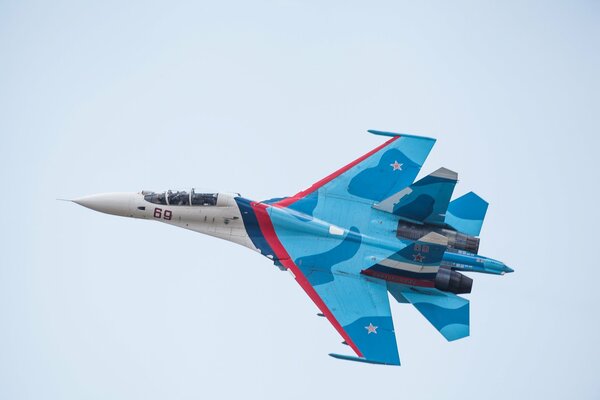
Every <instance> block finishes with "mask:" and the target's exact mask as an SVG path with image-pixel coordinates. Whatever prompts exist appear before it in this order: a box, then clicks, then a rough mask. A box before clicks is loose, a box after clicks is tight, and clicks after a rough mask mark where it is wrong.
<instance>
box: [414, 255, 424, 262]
mask: <svg viewBox="0 0 600 400" xmlns="http://www.w3.org/2000/svg"><path fill="white" fill-rule="evenodd" d="M413 258H414V259H415V261H416V262H419V263H422V262H423V260H424V259H425V257H424V256H422V255H421V253H417V254H413Z"/></svg>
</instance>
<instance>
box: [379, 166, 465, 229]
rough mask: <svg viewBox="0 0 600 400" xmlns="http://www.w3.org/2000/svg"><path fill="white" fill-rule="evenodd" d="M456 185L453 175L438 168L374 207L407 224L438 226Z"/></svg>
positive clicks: (454, 175)
mask: <svg viewBox="0 0 600 400" xmlns="http://www.w3.org/2000/svg"><path fill="white" fill-rule="evenodd" d="M457 181H458V174H457V173H456V172H454V171H450V170H449V169H447V168H440V169H438V170H437V171H435V172H433V173H431V174H429V175H427V176H426V177H425V178H423V179H420V180H418V181H417V182H415V183H413V184H412V185H410V186H409V187H407V188H404V189H402V190H401V191H399V192H398V193H395V194H393V195H392V196H390V197H388V198H386V199H385V200H383V201H382V202H381V203H379V204H376V205H375V206H373V207H374V208H376V209H378V210H382V211H387V212H389V213H392V214H395V215H398V216H399V217H401V218H403V219H405V220H407V221H410V222H415V223H419V224H422V223H427V224H433V225H440V226H441V225H444V219H445V215H446V210H447V209H448V204H449V203H450V198H451V197H452V192H453V191H454V186H455V185H456V182H457Z"/></svg>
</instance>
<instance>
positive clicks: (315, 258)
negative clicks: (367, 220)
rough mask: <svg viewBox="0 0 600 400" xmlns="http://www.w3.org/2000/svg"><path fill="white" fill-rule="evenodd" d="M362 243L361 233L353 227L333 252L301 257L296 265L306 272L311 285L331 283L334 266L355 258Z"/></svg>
mask: <svg viewBox="0 0 600 400" xmlns="http://www.w3.org/2000/svg"><path fill="white" fill-rule="evenodd" d="M361 241H362V237H361V235H360V232H359V231H358V229H356V228H355V227H352V228H350V231H348V233H347V235H346V237H345V238H344V239H343V240H342V241H341V243H340V244H338V245H337V246H335V247H334V248H332V249H331V250H328V251H326V252H323V253H320V254H314V255H310V256H304V257H299V258H297V259H296V261H295V263H296V265H297V266H298V268H300V269H301V270H302V271H303V272H304V274H305V275H306V277H307V278H308V281H309V282H310V284H311V285H313V286H317V285H322V284H324V283H327V282H331V281H332V280H333V275H332V274H331V269H332V268H333V266H334V265H336V264H339V263H341V262H342V261H346V260H349V259H351V258H352V257H354V255H355V254H356V252H358V249H359V248H360V244H361Z"/></svg>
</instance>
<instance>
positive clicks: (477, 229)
mask: <svg viewBox="0 0 600 400" xmlns="http://www.w3.org/2000/svg"><path fill="white" fill-rule="evenodd" d="M487 209H488V202H487V201H485V200H483V199H482V198H481V197H479V196H477V195H476V194H475V193H473V192H469V193H467V194H465V195H464V196H461V197H459V198H458V199H456V200H452V201H451V202H450V205H449V206H448V211H447V212H446V224H448V225H449V226H451V227H452V228H454V229H456V230H457V231H459V232H463V233H466V234H467V235H472V236H479V234H480V233H481V227H482V225H483V220H484V219H485V213H486V212H487Z"/></svg>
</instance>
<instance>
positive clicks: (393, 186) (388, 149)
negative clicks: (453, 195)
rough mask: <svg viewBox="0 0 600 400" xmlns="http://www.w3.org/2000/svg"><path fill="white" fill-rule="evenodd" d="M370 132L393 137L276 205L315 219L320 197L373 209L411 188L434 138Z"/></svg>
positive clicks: (280, 200)
mask: <svg viewBox="0 0 600 400" xmlns="http://www.w3.org/2000/svg"><path fill="white" fill-rule="evenodd" d="M369 132H370V133H373V134H375V135H382V136H391V137H392V138H391V139H390V140H388V141H387V142H385V143H384V144H382V145H381V146H379V147H376V148H375V149H373V150H371V151H370V152H368V153H366V154H365V155H363V156H362V157H359V158H358V159H356V160H354V161H353V162H351V163H350V164H348V165H346V166H344V167H342V168H340V169H339V170H337V171H335V172H333V173H332V174H330V175H328V176H327V177H325V178H323V179H321V180H320V181H318V182H316V183H315V184H313V185H312V186H311V187H309V188H308V189H306V190H303V191H301V192H299V193H297V194H296V195H294V196H292V197H287V198H284V199H279V200H277V201H276V202H275V204H276V205H277V206H279V207H290V208H292V209H294V210H296V211H299V212H302V213H304V214H307V215H311V216H312V215H313V210H315V207H317V203H318V202H319V198H320V197H332V198H335V199H338V200H351V201H353V202H356V203H363V204H365V205H367V206H369V207H370V206H371V205H372V204H373V203H375V202H379V201H381V200H383V199H385V198H387V197H389V196H390V195H392V194H394V193H397V192H398V191H400V189H402V188H405V187H407V186H408V185H410V184H411V183H412V182H413V181H414V179H415V177H416V176H417V174H418V173H419V171H420V169H421V166H422V165H423V163H424V161H425V159H426V158H427V156H428V155H429V152H430V151H431V148H432V147H433V144H434V143H435V139H432V138H427V137H421V136H413V135H406V134H401V133H390V132H381V131H373V130H370V131H369ZM323 211H325V212H326V210H321V212H323ZM314 216H315V217H319V216H318V215H314ZM321 217H323V216H321ZM325 219H327V218H325Z"/></svg>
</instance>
